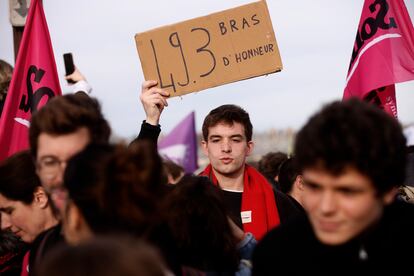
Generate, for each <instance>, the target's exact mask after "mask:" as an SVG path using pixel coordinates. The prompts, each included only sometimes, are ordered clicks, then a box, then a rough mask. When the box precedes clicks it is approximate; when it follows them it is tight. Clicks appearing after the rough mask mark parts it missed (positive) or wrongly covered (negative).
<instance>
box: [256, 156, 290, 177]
mask: <svg viewBox="0 0 414 276" xmlns="http://www.w3.org/2000/svg"><path fill="white" fill-rule="evenodd" d="M287 159H288V156H287V154H286V153H283V152H280V151H278V152H269V153H267V154H266V155H264V156H263V157H262V158H261V159H260V161H259V171H260V172H261V173H262V174H263V175H264V176H266V177H267V178H268V179H274V178H275V177H276V176H277V175H279V171H280V170H279V168H280V165H281V164H282V163H283V162H284V161H286V160H287Z"/></svg>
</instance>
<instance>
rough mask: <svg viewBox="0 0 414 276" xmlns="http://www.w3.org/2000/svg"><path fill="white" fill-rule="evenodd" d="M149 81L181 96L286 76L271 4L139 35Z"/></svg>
mask: <svg viewBox="0 0 414 276" xmlns="http://www.w3.org/2000/svg"><path fill="white" fill-rule="evenodd" d="M135 41H136V45H137V49H138V54H139V58H140V60H141V66H142V70H143V72H144V77H145V79H146V80H158V86H159V87H161V88H164V89H166V90H167V91H169V92H170V94H171V96H172V97H173V96H179V95H184V94H187V93H191V92H195V91H200V90H203V89H206V88H210V87H214V86H219V85H222V84H226V83H230V82H235V81H239V80H243V79H248V78H252V77H256V76H260V75H265V74H269V73H274V72H278V71H280V70H282V61H281V58H280V54H279V49H278V47H277V42H276V37H275V34H274V31H273V27H272V22H271V20H270V15H269V11H268V9H267V5H266V1H258V2H254V3H251V4H247V5H243V6H240V7H236V8H233V9H229V10H225V11H222V12H218V13H213V14H210V15H207V16H203V17H198V18H195V19H191V20H187V21H183V22H181V23H177V24H174V25H169V26H164V27H161V28H157V29H154V30H150V31H147V32H143V33H139V34H136V35H135Z"/></svg>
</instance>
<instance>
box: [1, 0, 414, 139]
mask: <svg viewBox="0 0 414 276" xmlns="http://www.w3.org/2000/svg"><path fill="white" fill-rule="evenodd" d="M8 2H9V1H7V0H0V59H4V60H6V61H8V62H10V63H11V64H14V60H13V55H14V54H13V35H12V27H11V25H10V23H9V15H8V10H9V5H8ZM250 2H252V1H247V0H246V1H245V0H226V1H223V0H194V1H188V0H151V1H137V0H123V1H110V0H71V1H64V0H43V3H44V8H45V15H46V19H47V22H48V25H49V31H50V35H51V40H52V44H53V48H54V54H55V57H56V61H57V70H58V74H59V76H60V77H61V87H62V90H63V91H64V93H65V92H67V91H69V88H68V87H67V85H66V82H65V81H64V79H63V75H64V72H65V71H64V65H63V58H62V55H63V53H65V52H72V53H73V56H74V60H75V64H76V65H77V66H78V68H79V69H80V70H81V71H82V72H83V73H84V75H86V77H87V79H88V81H89V82H90V84H91V85H92V86H93V95H94V96H95V97H97V98H98V99H99V100H100V102H101V104H102V105H103V111H104V113H105V116H106V117H107V118H108V120H109V121H110V123H111V126H112V128H113V131H114V133H116V134H117V135H120V136H122V137H125V138H131V137H132V136H134V135H136V134H137V132H138V131H139V126H140V123H141V121H142V120H143V119H144V116H145V115H144V111H143V109H142V107H141V105H140V102H139V93H140V86H141V82H142V81H143V80H144V77H143V74H142V70H141V65H140V62H139V58H138V54H137V50H136V46H135V41H134V35H135V34H136V33H139V32H143V31H147V30H150V29H153V28H156V27H161V26H163V25H166V24H173V23H177V22H180V21H183V20H187V19H191V18H194V17H198V16H203V15H207V14H210V13H212V12H217V11H221V10H224V9H228V8H233V7H236V6H239V5H243V4H247V3H250ZM267 3H268V6H269V11H270V16H271V19H272V23H273V28H274V31H275V34H276V39H277V42H278V46H279V50H280V54H281V57H282V62H283V67H284V69H283V71H282V72H280V73H277V74H271V75H268V76H266V77H257V78H254V79H249V80H245V81H240V82H236V83H232V84H227V85H223V86H220V87H216V88H211V89H208V90H204V91H201V92H198V93H195V94H189V95H186V96H183V97H181V98H173V99H170V100H169V106H168V107H167V108H166V109H165V110H164V113H163V116H162V118H161V125H162V128H163V131H164V132H168V131H169V130H171V129H172V128H173V127H174V126H175V125H176V124H177V123H178V122H179V121H180V120H181V119H182V118H183V117H185V116H186V114H188V113H189V112H191V111H192V110H195V111H196V124H197V131H200V130H201V124H202V121H203V119H204V117H205V115H206V114H207V113H208V112H209V111H210V110H211V109H213V108H215V107H217V106H219V105H221V104H225V103H234V104H238V105H240V106H242V107H244V108H245V109H246V110H247V111H248V112H249V113H250V116H251V119H252V122H253V125H254V128H255V129H256V130H258V131H262V130H267V129H269V128H287V127H292V128H295V129H298V128H300V127H301V126H302V125H303V124H304V123H305V122H306V120H307V119H308V118H309V116H310V115H311V114H313V113H314V112H315V111H316V110H318V109H319V108H320V107H321V106H322V105H323V104H325V103H328V102H330V101H332V100H338V99H341V98H342V93H343V89H344V85H345V79H346V74H347V70H348V65H349V61H350V58H351V52H352V48H353V45H354V39H355V35H356V30H357V26H358V22H359V19H360V15H361V10H362V6H363V0H352V1H349V0H313V1H309V0H298V1H286V0H268V1H267ZM405 3H406V6H407V8H408V10H409V12H410V14H411V18H412V19H413V18H414V1H413V0H406V1H405ZM397 104H398V113H399V117H400V120H401V121H402V123H404V124H408V123H414V111H413V107H414V81H411V82H406V83H404V84H400V85H397Z"/></svg>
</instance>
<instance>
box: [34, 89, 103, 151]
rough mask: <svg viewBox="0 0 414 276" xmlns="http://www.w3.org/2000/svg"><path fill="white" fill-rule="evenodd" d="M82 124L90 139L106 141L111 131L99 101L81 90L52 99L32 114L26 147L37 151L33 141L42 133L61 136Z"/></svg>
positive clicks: (92, 140)
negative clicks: (28, 146) (28, 143)
mask: <svg viewBox="0 0 414 276" xmlns="http://www.w3.org/2000/svg"><path fill="white" fill-rule="evenodd" d="M82 127H85V128H87V129H88V131H89V135H90V138H91V142H94V143H107V142H108V141H109V136H110V134H111V129H110V127H109V124H108V122H107V121H106V119H105V118H104V116H103V114H102V111H101V106H100V104H99V102H98V101H97V100H96V99H94V98H91V97H89V96H88V95H87V94H86V93H84V92H78V93H76V94H67V95H64V96H58V97H54V98H52V99H51V100H50V101H49V102H48V103H47V104H46V105H45V106H43V107H42V108H41V109H39V110H38V111H36V112H35V113H34V114H33V116H32V121H31V124H30V129H29V142H30V149H31V152H32V155H33V156H36V154H37V143H38V138H39V135H40V134H42V133H47V134H52V135H65V134H70V133H72V132H75V131H77V130H78V129H80V128H82Z"/></svg>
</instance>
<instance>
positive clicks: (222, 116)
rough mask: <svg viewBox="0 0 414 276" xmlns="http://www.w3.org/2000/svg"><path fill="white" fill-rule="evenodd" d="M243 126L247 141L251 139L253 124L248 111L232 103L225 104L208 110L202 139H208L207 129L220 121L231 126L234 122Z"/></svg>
mask: <svg viewBox="0 0 414 276" xmlns="http://www.w3.org/2000/svg"><path fill="white" fill-rule="evenodd" d="M235 122H236V123H240V124H242V125H243V126H244V134H245V135H246V139H247V141H251V140H252V135H253V126H252V123H251V122H250V117H249V113H247V112H246V111H245V110H244V109H243V108H241V107H240V106H237V105H233V104H225V105H222V106H219V107H217V108H215V109H213V110H211V111H210V113H209V114H208V115H207V116H206V118H205V119H204V123H203V139H204V141H207V140H208V129H209V128H210V127H214V126H216V125H218V124H220V123H224V124H227V125H230V126H232V125H233V124H234V123H235Z"/></svg>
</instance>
